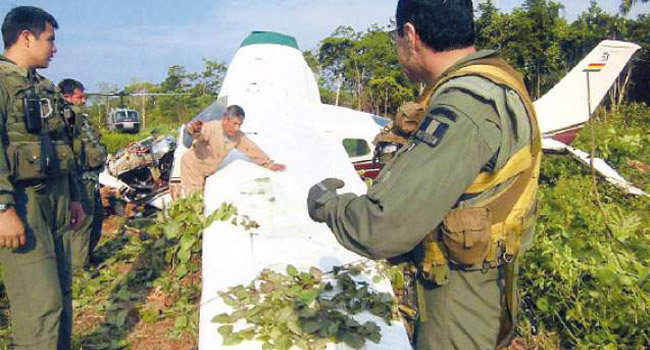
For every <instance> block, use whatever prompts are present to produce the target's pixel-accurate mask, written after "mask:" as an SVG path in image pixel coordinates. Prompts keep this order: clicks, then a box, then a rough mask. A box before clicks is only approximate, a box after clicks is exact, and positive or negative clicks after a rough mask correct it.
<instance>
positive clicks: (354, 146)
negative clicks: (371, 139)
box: [343, 139, 370, 158]
mask: <svg viewBox="0 0 650 350" xmlns="http://www.w3.org/2000/svg"><path fill="white" fill-rule="evenodd" d="M343 147H344V148H345V151H346V152H347V153H348V157H350V158H354V157H361V156H365V155H367V154H369V153H370V147H368V142H366V140H363V139H343Z"/></svg>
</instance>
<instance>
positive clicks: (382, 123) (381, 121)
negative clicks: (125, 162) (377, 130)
mask: <svg viewBox="0 0 650 350" xmlns="http://www.w3.org/2000/svg"><path fill="white" fill-rule="evenodd" d="M372 119H373V120H374V121H375V124H377V125H379V126H380V127H382V128H384V127H386V125H388V123H390V119H388V118H384V117H379V116H376V115H373V116H372Z"/></svg>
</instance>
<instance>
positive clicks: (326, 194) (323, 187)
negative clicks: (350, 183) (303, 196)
mask: <svg viewBox="0 0 650 350" xmlns="http://www.w3.org/2000/svg"><path fill="white" fill-rule="evenodd" d="M343 186H345V182H343V180H340V179H335V178H331V177H330V178H327V179H325V180H323V181H321V182H319V183H317V184H315V185H314V186H312V187H311V188H310V189H309V194H308V195H307V211H308V212H309V217H310V218H311V219H312V220H314V221H316V222H325V219H326V217H325V212H324V211H322V210H321V209H322V208H323V206H325V203H327V202H329V201H330V200H332V199H334V198H336V196H337V194H336V189H337V188H341V187H343Z"/></svg>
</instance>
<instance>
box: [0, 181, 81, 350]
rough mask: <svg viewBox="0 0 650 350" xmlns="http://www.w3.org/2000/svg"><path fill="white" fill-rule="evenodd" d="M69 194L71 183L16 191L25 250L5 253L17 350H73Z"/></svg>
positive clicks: (0, 254)
mask: <svg viewBox="0 0 650 350" xmlns="http://www.w3.org/2000/svg"><path fill="white" fill-rule="evenodd" d="M69 194H70V184H69V179H68V177H55V178H50V179H47V180H45V181H44V182H42V183H38V184H35V185H31V186H26V187H23V186H20V185H17V186H15V199H16V210H17V212H18V215H19V216H20V218H21V219H22V221H23V223H24V224H25V236H26V244H25V245H23V246H22V247H20V248H18V249H13V250H10V249H6V248H0V262H1V263H2V266H3V271H4V275H3V282H4V284H5V287H6V290H7V296H8V297H9V304H10V307H11V323H12V329H13V338H14V339H13V340H14V348H15V349H21V350H22V349H33V350H50V349H51V350H56V349H58V350H63V349H65V350H67V349H70V348H71V333H72V298H71V273H70V254H69V239H70V230H69V223H70V197H69Z"/></svg>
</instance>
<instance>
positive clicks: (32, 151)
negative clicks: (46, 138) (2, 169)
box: [7, 142, 46, 181]
mask: <svg viewBox="0 0 650 350" xmlns="http://www.w3.org/2000/svg"><path fill="white" fill-rule="evenodd" d="M7 157H8V158H9V162H10V164H11V170H12V175H13V177H14V180H15V181H25V180H41V179H45V177H46V174H45V173H44V172H43V168H42V164H41V146H40V144H39V143H37V142H33V143H24V144H18V145H14V144H9V145H8V146H7Z"/></svg>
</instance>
